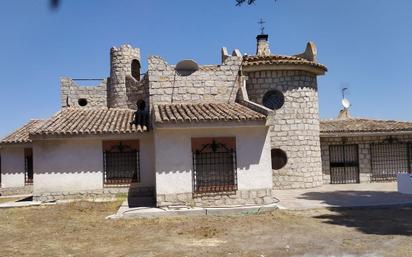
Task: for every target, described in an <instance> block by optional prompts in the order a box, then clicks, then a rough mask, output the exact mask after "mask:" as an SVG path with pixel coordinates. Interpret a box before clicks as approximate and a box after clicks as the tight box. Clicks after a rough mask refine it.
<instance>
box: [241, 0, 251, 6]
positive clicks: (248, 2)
mask: <svg viewBox="0 0 412 257" xmlns="http://www.w3.org/2000/svg"><path fill="white" fill-rule="evenodd" d="M255 1H256V0H236V6H241V5H242V4H244V3H245V2H247V4H248V5H251V4H254V3H255Z"/></svg>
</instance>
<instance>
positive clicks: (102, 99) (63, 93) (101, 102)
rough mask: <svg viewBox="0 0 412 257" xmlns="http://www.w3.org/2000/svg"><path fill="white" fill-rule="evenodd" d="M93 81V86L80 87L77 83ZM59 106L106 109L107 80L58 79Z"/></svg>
mask: <svg viewBox="0 0 412 257" xmlns="http://www.w3.org/2000/svg"><path fill="white" fill-rule="evenodd" d="M86 80H87V81H88V82H90V81H95V82H96V83H98V84H97V85H95V86H81V85H79V84H78V82H81V81H86ZM60 105H61V106H62V107H85V108H92V107H107V79H72V78H68V77H62V78H61V79H60Z"/></svg>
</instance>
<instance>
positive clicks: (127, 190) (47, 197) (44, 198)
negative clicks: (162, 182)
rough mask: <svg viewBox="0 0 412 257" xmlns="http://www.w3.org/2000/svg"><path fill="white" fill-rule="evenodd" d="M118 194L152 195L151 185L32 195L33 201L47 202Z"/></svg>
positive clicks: (109, 198) (111, 197) (98, 197)
mask: <svg viewBox="0 0 412 257" xmlns="http://www.w3.org/2000/svg"><path fill="white" fill-rule="evenodd" d="M119 195H121V196H126V195H127V196H128V197H139V196H140V195H143V196H147V195H152V196H153V195H154V188H153V187H138V186H137V187H136V186H133V185H131V186H120V187H107V188H103V189H97V190H83V191H76V192H74V191H66V192H65V191H60V192H50V193H47V192H43V193H40V194H39V193H37V194H34V195H33V200H34V201H41V202H49V201H57V200H74V199H76V200H96V199H99V200H113V199H115V198H116V197H118V196H119Z"/></svg>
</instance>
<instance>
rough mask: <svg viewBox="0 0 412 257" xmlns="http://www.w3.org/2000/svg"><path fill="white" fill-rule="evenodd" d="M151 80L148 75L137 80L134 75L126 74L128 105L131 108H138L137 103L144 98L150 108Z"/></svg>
mask: <svg viewBox="0 0 412 257" xmlns="http://www.w3.org/2000/svg"><path fill="white" fill-rule="evenodd" d="M148 86H149V81H148V79H147V76H145V77H144V78H143V80H140V81H137V80H136V79H134V78H133V77H132V76H126V94H127V106H128V108H129V109H136V103H137V101H139V100H143V101H145V103H146V108H147V109H148V108H149V88H148Z"/></svg>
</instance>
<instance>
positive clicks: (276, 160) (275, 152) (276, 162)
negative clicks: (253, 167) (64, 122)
mask: <svg viewBox="0 0 412 257" xmlns="http://www.w3.org/2000/svg"><path fill="white" fill-rule="evenodd" d="M271 155H272V169H274V170H279V169H281V168H283V167H285V165H286V163H287V162H288V157H287V155H286V153H285V151H283V150H281V149H278V148H275V149H272V151H271Z"/></svg>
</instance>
